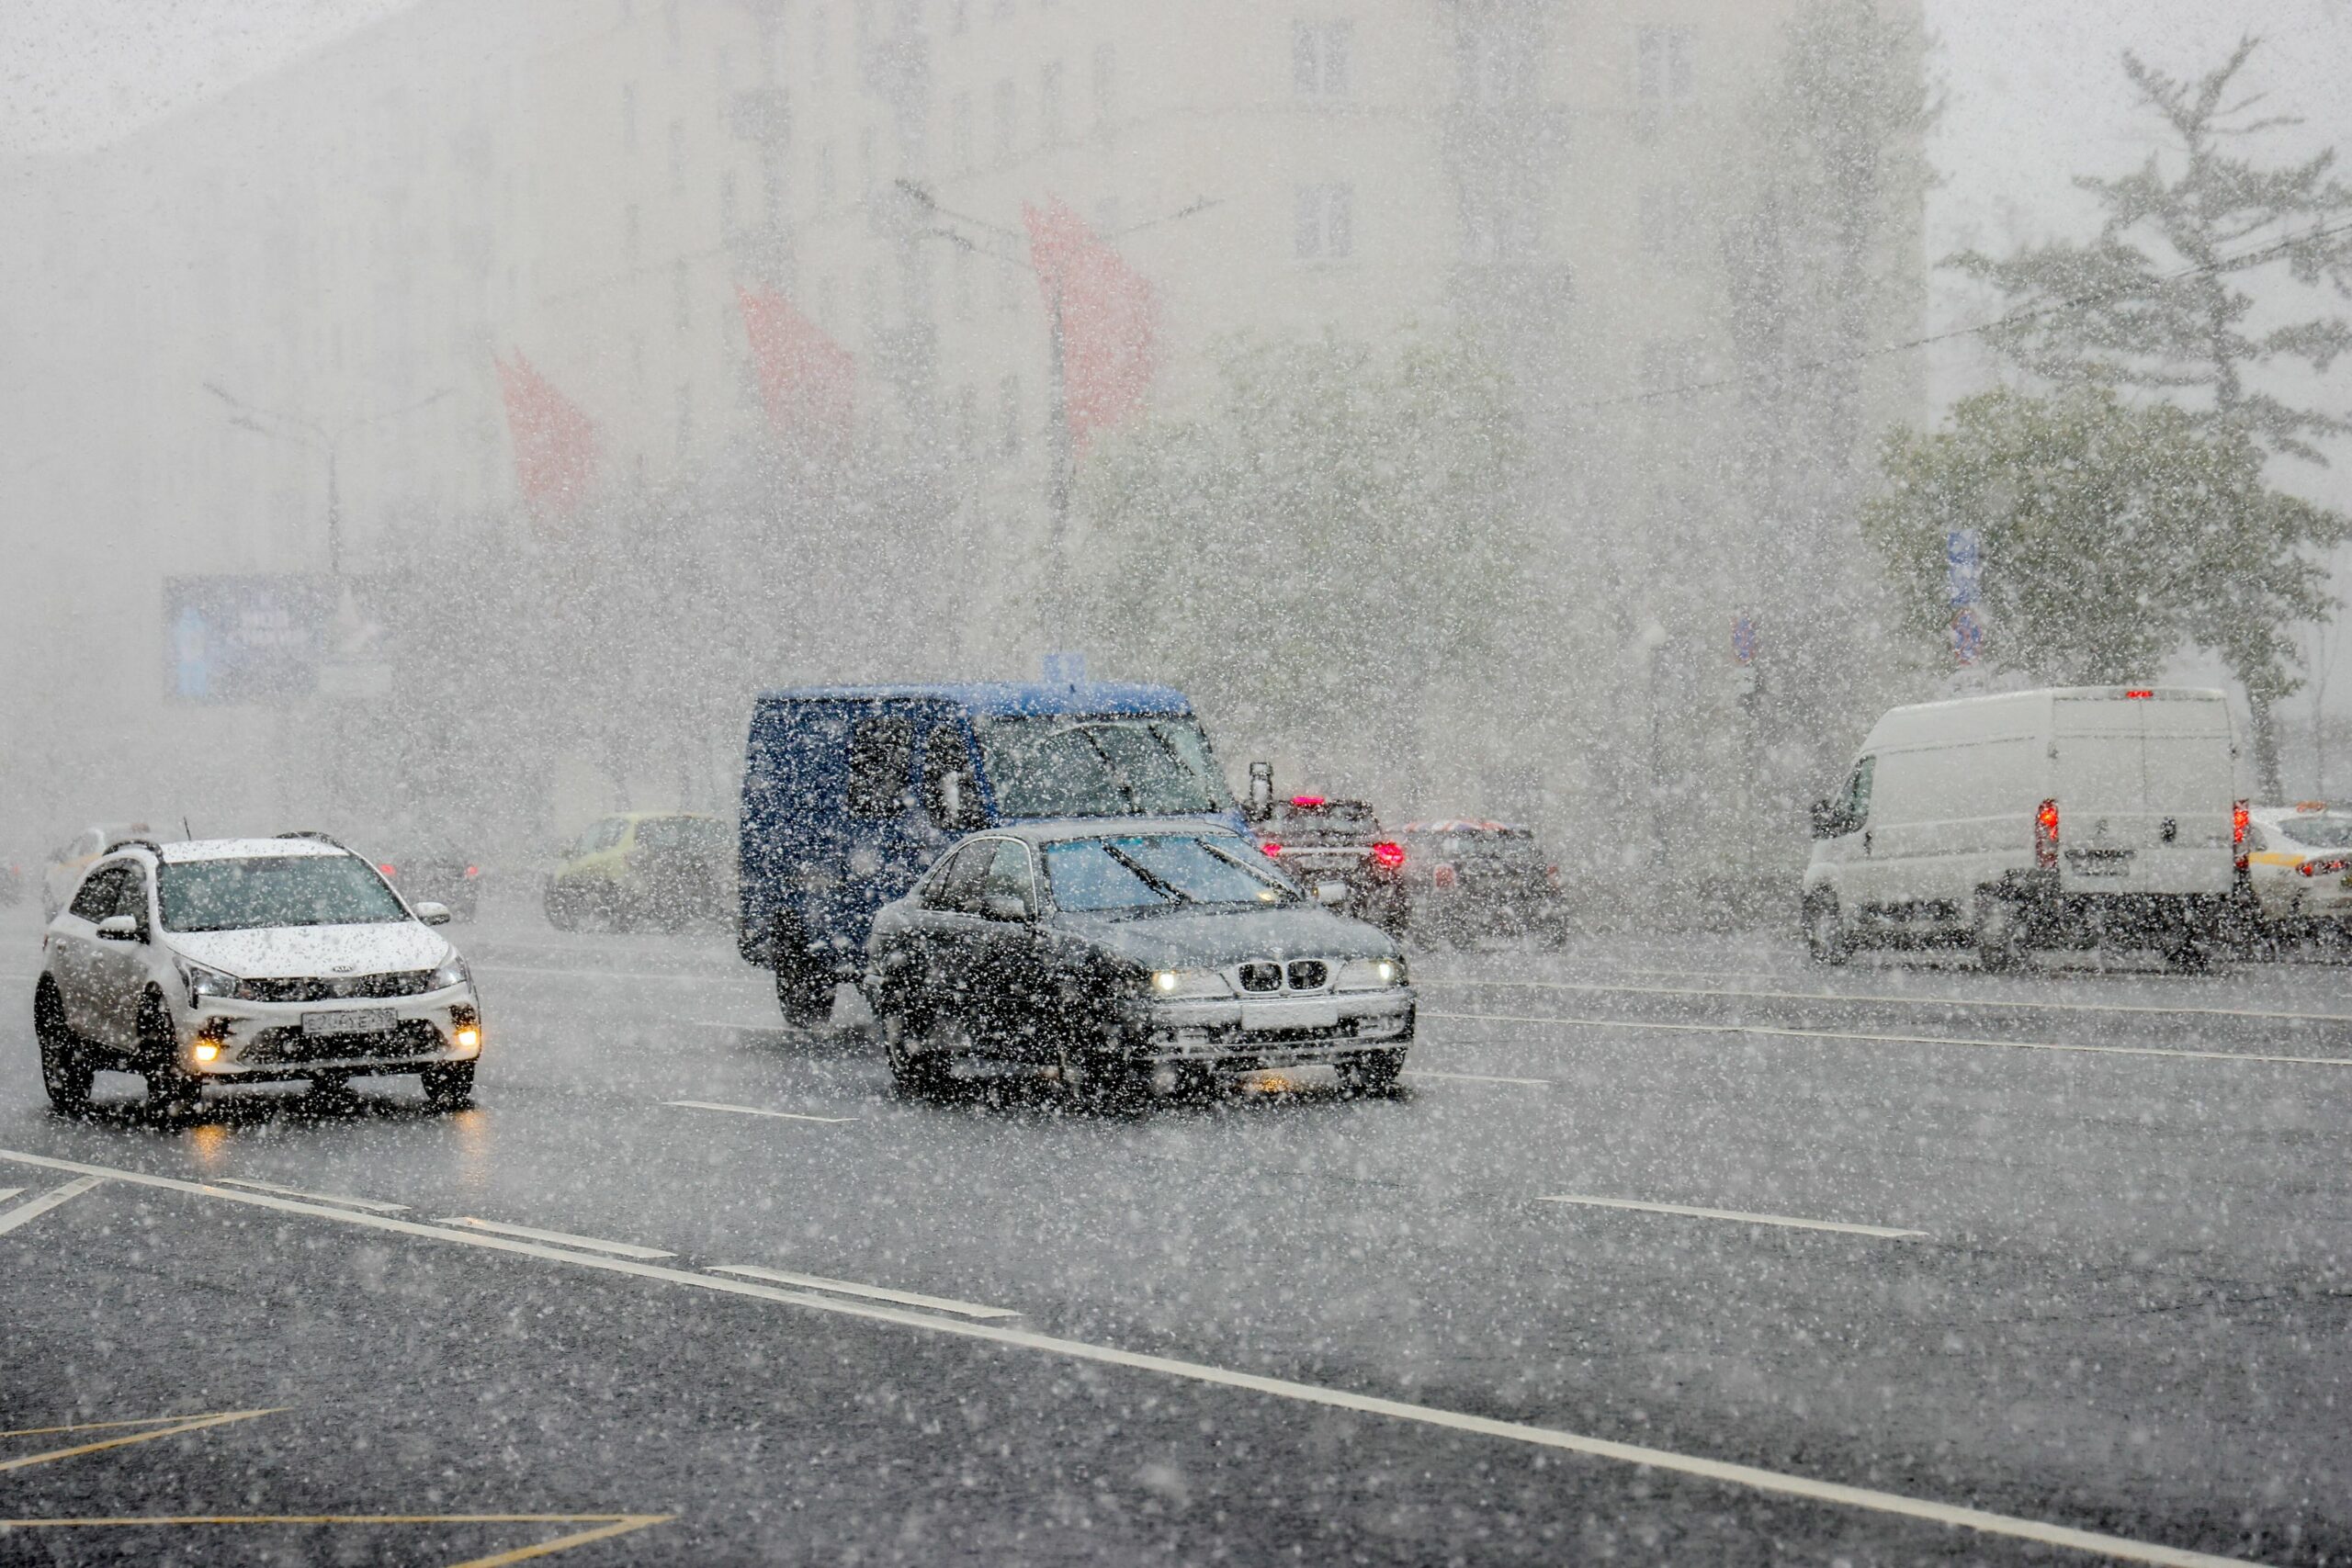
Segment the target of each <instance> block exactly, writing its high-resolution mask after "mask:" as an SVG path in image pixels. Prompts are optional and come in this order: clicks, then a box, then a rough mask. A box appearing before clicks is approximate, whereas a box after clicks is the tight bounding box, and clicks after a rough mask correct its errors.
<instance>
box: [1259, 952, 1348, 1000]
mask: <svg viewBox="0 0 2352 1568" xmlns="http://www.w3.org/2000/svg"><path fill="white" fill-rule="evenodd" d="M1236 977H1237V978H1238V979H1239V980H1240V982H1241V990H1242V993H1243V994H1244V995H1245V996H1261V997H1262V996H1271V995H1272V994H1273V993H1274V992H1276V991H1280V990H1283V989H1284V988H1288V989H1290V990H1294V991H1319V990H1321V989H1322V988H1323V987H1326V986H1328V985H1329V984H1330V983H1331V966H1330V964H1327V963H1326V962H1324V961H1323V960H1322V959H1320V958H1294V959H1292V960H1291V961H1290V963H1289V964H1278V963H1276V962H1275V961H1274V960H1272V959H1271V958H1259V959H1252V960H1251V961H1250V962H1249V963H1247V964H1242V965H1241V967H1240V969H1239V970H1238V972H1237V976H1236Z"/></svg>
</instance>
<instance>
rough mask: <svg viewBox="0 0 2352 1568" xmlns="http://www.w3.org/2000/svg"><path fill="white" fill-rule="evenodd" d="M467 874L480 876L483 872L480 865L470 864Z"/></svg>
mask: <svg viewBox="0 0 2352 1568" xmlns="http://www.w3.org/2000/svg"><path fill="white" fill-rule="evenodd" d="M466 874H467V875H468V876H480V875H481V867H480V866H478V865H469V866H468V867H466Z"/></svg>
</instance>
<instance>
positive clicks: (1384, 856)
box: [1372, 844, 1405, 871]
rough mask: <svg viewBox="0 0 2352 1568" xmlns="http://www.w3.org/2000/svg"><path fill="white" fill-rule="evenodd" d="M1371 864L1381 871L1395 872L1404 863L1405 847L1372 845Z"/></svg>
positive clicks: (1399, 845) (1398, 845) (1400, 845)
mask: <svg viewBox="0 0 2352 1568" xmlns="http://www.w3.org/2000/svg"><path fill="white" fill-rule="evenodd" d="M1372 863H1373V864H1374V865H1376V866H1378V867H1380V868H1381V869H1382V870H1383V871H1395V870H1396V869H1397V867H1398V866H1400V865H1403V864H1404V863H1405V846H1404V845H1402V844H1374V845H1373V846H1372Z"/></svg>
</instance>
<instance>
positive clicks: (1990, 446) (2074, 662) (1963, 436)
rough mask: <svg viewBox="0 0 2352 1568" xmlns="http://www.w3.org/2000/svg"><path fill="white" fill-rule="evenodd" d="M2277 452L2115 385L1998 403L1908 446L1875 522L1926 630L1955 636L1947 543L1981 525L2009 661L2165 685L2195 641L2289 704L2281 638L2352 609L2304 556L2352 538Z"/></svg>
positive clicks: (1873, 512)
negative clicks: (2270, 458) (2285, 474)
mask: <svg viewBox="0 0 2352 1568" xmlns="http://www.w3.org/2000/svg"><path fill="white" fill-rule="evenodd" d="M2263 463H2264V454H2263V451H2262V449H2261V448H2260V447H2259V446H2256V444H2255V443H2254V442H2253V441H2251V440H2249V439H2247V438H2246V437H2245V435H2244V434H2242V433H2238V432H2233V431H2229V430H2225V429H2221V428H2217V427H2215V426H2213V425H2211V423H2205V422H2201V421H2199V420H2198V419H2196V418H2195V417H2193V416H2192V415H2190V414H2188V413H2186V412H2182V411H2181V410H2178V409H2175V408H2171V407H2166V406H2164V405H2157V406H2154V407H2145V408H2135V407H2131V406H2129V405H2127V404H2125V403H2123V402H2122V401H2120V400H2119V399H2118V398H2117V397H2116V396H2115V394H2114V393H2112V392H2110V391H2107V390H2105V389H2096V388H2093V389H2079V390H2075V391H2072V392H2068V393H2065V394H2062V395H2061V396H2059V397H2056V398H2049V399H2045V398H2036V397H2030V396H2027V395H2025V394H2023V393H2019V392H2014V391H1996V392H1987V393H1985V394H1983V395H1981V396H1978V397H1974V398H1971V399H1969V400H1966V401H1964V402H1962V403H1961V404H1959V405H1958V406H1957V407H1955V408H1954V409H1953V410H1952V412H1951V421H1950V423H1949V425H1948V427H1947V428H1946V429H1944V430H1941V431H1939V432H1935V433H1933V434H1917V433H1914V432H1909V431H1902V432H1897V433H1896V434H1894V435H1893V436H1891V437H1890V438H1889V439H1888V442H1887V445H1886V449H1885V453H1884V458H1883V467H1884V471H1885V475H1886V479H1887V485H1886V488H1885V489H1884V490H1883V491H1882V492H1881V493H1880V494H1879V495H1877V496H1876V497H1874V498H1873V499H1872V500H1871V502H1868V503H1867V504H1866V505H1865V507H1864V509H1863V514H1862V527H1863V533H1864V536H1865V537H1867V538H1868V539H1869V540H1870V542H1871V544H1872V545H1873V546H1874V547H1876V548H1877V549H1878V551H1879V553H1880V554H1881V555H1882V556H1883V558H1884V559H1885V561H1886V564H1887V567H1888V570H1889V575H1890V576H1891V578H1892V579H1893V581H1894V585H1895V588H1896V592H1897V593H1898V595H1899V602H1900V604H1901V606H1902V614H1903V615H1904V617H1905V620H1906V621H1907V622H1908V623H1909V624H1910V625H1911V626H1912V627H1913V628H1914V629H1915V630H1917V631H1919V632H1921V633H1923V634H1925V635H1928V636H1941V635H1942V633H1943V630H1944V628H1945V627H1946V626H1949V624H1950V621H1951V608H1950V606H1949V605H1948V604H1947V602H1946V598H1945V582H1944V537H1945V535H1946V534H1947V533H1948V532H1949V531H1951V530H1952V529H1955V528H1974V529H1976V530H1977V531H1978V535H1979V536H1980V539H1981V541H1982V547H1983V551H1984V608H1985V617H1986V619H1987V621H1988V622H1989V623H1990V625H1991V627H1992V631H1993V643H1992V647H1993V651H1994V653H1995V655H1996V659H1997V660H1998V661H1999V662H2001V663H2003V664H2006V665H2008V666H2011V667H2013V668H2016V669H2018V670H2021V671H2025V672H2026V673H2028V674H2030V675H2031V676H2033V677H2035V678H2036V679H2039V680H2044V681H2049V682H2056V683H2061V684H2075V683H2082V684H2108V683H2115V682H2138V681H2148V680H2153V679H2154V676H2155V674H2156V671H2158V669H2159V668H2160V667H2161V666H2162V664H2163V662H2164V660H2165V659H2166V658H2167V657H2168V656H2169V655H2170V654H2172V653H2173V652H2174V651H2175V650H2176V649H2179V648H2181V647H2183V646H2186V645H2191V644H2193V645H2196V646H2199V647H2201V648H2204V649H2208V650H2210V651H2211V652H2212V653H2214V654H2216V655H2218V656H2220V657H2221V658H2222V660H2225V661H2226V662H2228V663H2229V664H2230V666H2231V667H2232V668H2233V669H2235V670H2239V671H2248V672H2251V673H2252V674H2253V676H2254V678H2255V679H2256V681H2257V682H2260V681H2266V680H2267V682H2270V684H2269V685H2267V687H2265V688H2263V689H2262V694H2268V695H2273V696H2275V695H2276V694H2278V690H2279V688H2278V685H2277V684H2276V683H2277V682H2279V681H2281V680H2283V679H2284V671H2285V669H2286V666H2287V661H2288V660H2289V659H2290V656H2291V652H2292V650H2291V649H2290V646H2289V644H2288V642H2287V639H2286V637H2285V636H2284V634H2283V632H2282V630H2281V628H2282V627H2285V626H2291V625H2293V624H2294V623H2296V622H2298V621H2301V620H2308V619H2311V618H2313V617H2316V616H2319V615H2324V614H2326V613H2328V612H2329V611H2331V610H2332V609H2334V608H2335V604H2336V603H2337V602H2336V601H2335V599H2334V598H2333V597H2332V596H2331V595H2330V594H2329V593H2328V592H2326V587H2325V584H2326V577H2327V574H2326V571H2325V570H2324V569H2323V568H2322V567H2320V566H2318V565H2316V564H2314V563H2313V562H2312V560H2311V559H2309V558H2306V556H2305V555H2304V554H2303V552H2304V551H2306V550H2310V549H2314V548H2320V547H2328V546H2333V545H2335V544H2337V543H2340V542H2341V541H2342V540H2343V539H2344V538H2345V537H2346V534H2347V532H2352V524H2348V523H2347V520H2346V518H2345V517H2343V516H2342V515H2341V514H2339V513H2334V512H2331V511H2328V510H2326V509H2324V508H2322V507H2317V506H2313V505H2311V504H2310V503H2308V502H2302V501H2299V500H2296V499H2295V498H2294V497H2292V496H2289V495H2284V494H2281V493H2280V492H2278V491H2274V490H2272V489H2270V488H2269V487H2268V486H2267V485H2266V484H2264V482H2263V477H2262V476H2263Z"/></svg>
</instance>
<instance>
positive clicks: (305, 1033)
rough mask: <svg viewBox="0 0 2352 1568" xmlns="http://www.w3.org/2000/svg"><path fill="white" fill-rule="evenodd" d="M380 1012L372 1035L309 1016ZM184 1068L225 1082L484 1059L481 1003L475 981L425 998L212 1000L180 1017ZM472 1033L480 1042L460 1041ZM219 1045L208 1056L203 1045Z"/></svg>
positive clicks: (408, 1070)
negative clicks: (310, 1021) (386, 1019)
mask: <svg viewBox="0 0 2352 1568" xmlns="http://www.w3.org/2000/svg"><path fill="white" fill-rule="evenodd" d="M350 1012H380V1013H385V1014H389V1015H390V1028H389V1029H386V1030H381V1031H378V1032H368V1033H339V1032H327V1031H320V1032H312V1031H311V1030H310V1029H308V1028H306V1027H305V1026H304V1023H303V1017H304V1015H305V1014H310V1015H311V1016H313V1017H314V1018H315V1017H316V1016H317V1015H320V1014H331V1013H350ZM466 1030H471V1031H472V1032H473V1043H471V1044H470V1045H469V1044H466V1043H462V1041H461V1040H460V1038H459V1035H460V1033H461V1032H463V1031H466ZM482 1035H483V1031H482V1023H481V1000H480V998H477V997H476V996H475V994H474V989H473V987H471V986H451V987H447V988H445V989H443V990H438V991H428V992H426V993H424V995H422V996H414V997H388V998H381V999H370V1000H366V1001H359V1000H337V1001H334V1002H332V1003H328V1002H249V1001H239V1000H230V999H220V998H209V997H208V998H205V1000H204V1002H203V1004H202V1005H201V1006H200V1007H197V1008H193V1009H187V1010H184V1011H183V1012H182V1015H181V1017H180V1019H179V1058H180V1065H181V1066H183V1067H185V1068H186V1069H187V1071H189V1072H191V1073H194V1074H196V1075H197V1076H198V1077H201V1078H205V1079H208V1080H211V1079H218V1080H220V1081H224V1082H233V1081H237V1080H246V1081H263V1080H267V1079H271V1078H290V1077H311V1076H313V1075H315V1074H317V1073H321V1072H348V1073H359V1074H365V1073H413V1072H414V1071H416V1070H417V1069H418V1068H420V1067H425V1066H435V1065H439V1064H447V1063H458V1062H471V1061H477V1060H479V1059H480V1058H481V1048H482ZM208 1045H209V1046H210V1047H212V1054H211V1055H209V1057H208V1056H207V1055H205V1053H204V1050H203V1048H204V1047H206V1046H208Z"/></svg>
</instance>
